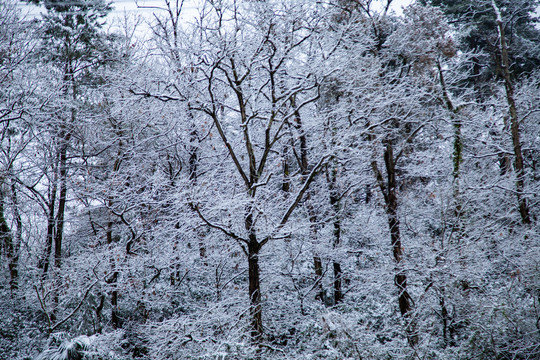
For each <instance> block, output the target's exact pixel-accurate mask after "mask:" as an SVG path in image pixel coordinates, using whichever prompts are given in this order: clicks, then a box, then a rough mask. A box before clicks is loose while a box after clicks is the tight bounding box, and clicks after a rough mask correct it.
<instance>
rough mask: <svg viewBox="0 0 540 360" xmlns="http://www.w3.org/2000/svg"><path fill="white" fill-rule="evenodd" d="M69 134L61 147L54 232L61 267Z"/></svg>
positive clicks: (56, 265) (58, 262) (56, 258)
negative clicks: (58, 191)
mask: <svg viewBox="0 0 540 360" xmlns="http://www.w3.org/2000/svg"><path fill="white" fill-rule="evenodd" d="M67 141H68V137H67V136H62V144H61V147H60V164H59V173H60V193H59V197H58V211H57V213H56V230H55V234H54V266H55V267H56V268H60V265H61V262H62V239H63V236H64V216H65V211H66V196H67V144H66V142H67Z"/></svg>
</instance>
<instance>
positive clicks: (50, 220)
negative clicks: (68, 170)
mask: <svg viewBox="0 0 540 360" xmlns="http://www.w3.org/2000/svg"><path fill="white" fill-rule="evenodd" d="M53 172H54V176H53V183H52V185H51V186H52V187H51V189H50V190H49V202H48V204H47V206H48V214H47V236H46V241H45V251H44V254H43V257H42V259H41V261H40V263H39V267H41V268H42V269H43V278H45V277H46V276H47V272H48V271H49V265H50V261H51V254H52V248H53V239H54V230H55V216H54V214H55V211H54V210H55V207H56V190H57V186H58V173H57V172H56V166H53Z"/></svg>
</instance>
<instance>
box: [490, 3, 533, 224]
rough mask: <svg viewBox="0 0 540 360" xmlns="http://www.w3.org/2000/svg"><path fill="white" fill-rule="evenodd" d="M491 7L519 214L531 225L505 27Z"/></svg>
mask: <svg viewBox="0 0 540 360" xmlns="http://www.w3.org/2000/svg"><path fill="white" fill-rule="evenodd" d="M491 5H492V7H493V10H494V11H495V14H496V16H497V27H498V31H499V45H500V49H499V50H500V52H501V60H502V61H501V62H502V64H501V68H502V69H501V70H502V73H503V75H504V87H505V90H506V101H507V102H508V107H509V108H510V130H511V134H512V144H513V147H514V169H515V171H516V195H517V200H518V206H519V214H520V215H521V222H522V223H523V224H529V223H530V222H531V219H530V216H529V205H528V204H527V198H526V197H524V195H523V190H524V183H525V179H524V178H525V173H524V168H523V153H522V151H521V141H520V131H519V118H518V114H517V109H516V102H515V99H514V86H513V84H512V78H511V74H510V64H509V60H508V46H507V44H506V38H505V35H504V25H503V21H502V17H501V13H500V10H499V7H498V6H497V4H496V3H495V1H494V0H492V1H491Z"/></svg>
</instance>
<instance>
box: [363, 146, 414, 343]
mask: <svg viewBox="0 0 540 360" xmlns="http://www.w3.org/2000/svg"><path fill="white" fill-rule="evenodd" d="M385 145H386V147H385V151H384V164H385V168H386V175H387V178H386V182H385V181H384V179H383V176H382V174H381V172H380V171H379V168H378V166H377V162H376V161H372V163H371V166H372V168H373V171H374V173H375V177H376V179H377V183H378V184H379V187H380V189H381V192H382V194H383V197H384V201H385V205H386V214H387V217H388V227H389V229H390V240H391V245H392V254H393V257H394V261H395V263H396V274H395V275H394V283H395V285H396V287H397V289H398V304H399V311H400V313H401V315H402V316H403V317H404V318H405V319H407V320H408V322H409V323H408V325H407V329H406V331H407V339H408V341H409V344H411V346H415V345H416V344H417V343H418V334H417V332H416V325H415V322H414V319H413V318H412V310H413V300H412V298H411V296H410V295H409V293H408V291H407V275H406V274H405V272H404V271H403V270H402V268H401V261H402V258H403V248H402V245H401V234H400V228H399V218H398V198H397V182H396V168H395V158H394V152H393V147H392V141H391V140H386V141H385Z"/></svg>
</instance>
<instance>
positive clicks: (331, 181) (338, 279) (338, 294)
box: [327, 165, 343, 304]
mask: <svg viewBox="0 0 540 360" xmlns="http://www.w3.org/2000/svg"><path fill="white" fill-rule="evenodd" d="M336 166H337V165H336ZM327 180H328V187H329V190H330V205H331V206H332V208H333V210H334V224H333V226H334V231H333V233H334V234H333V235H334V240H333V244H332V245H333V248H334V249H335V248H336V247H338V246H339V244H340V242H341V220H340V218H339V216H340V214H339V208H340V203H339V193H338V189H337V183H336V181H337V169H336V167H333V168H332V169H331V170H330V171H329V174H327ZM333 267H334V304H337V303H338V302H340V301H341V300H342V299H343V289H342V276H343V275H342V271H341V264H340V263H339V262H338V261H337V260H334V261H333Z"/></svg>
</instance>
